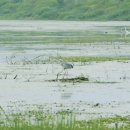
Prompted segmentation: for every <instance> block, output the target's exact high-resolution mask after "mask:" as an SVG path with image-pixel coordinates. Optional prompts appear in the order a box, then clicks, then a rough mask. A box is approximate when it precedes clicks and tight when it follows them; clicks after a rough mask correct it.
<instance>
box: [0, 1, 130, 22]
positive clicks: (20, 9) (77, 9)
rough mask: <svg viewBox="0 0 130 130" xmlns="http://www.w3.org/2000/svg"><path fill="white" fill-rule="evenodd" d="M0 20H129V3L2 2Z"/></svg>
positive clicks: (0, 2) (0, 4)
mask: <svg viewBox="0 0 130 130" xmlns="http://www.w3.org/2000/svg"><path fill="white" fill-rule="evenodd" d="M0 19H39V20H41V19H44V20H100V21H103V20H130V0H0Z"/></svg>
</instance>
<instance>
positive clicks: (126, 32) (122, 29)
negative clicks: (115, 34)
mask: <svg viewBox="0 0 130 130" xmlns="http://www.w3.org/2000/svg"><path fill="white" fill-rule="evenodd" d="M129 34H130V31H128V30H127V29H126V27H124V28H121V37H122V36H123V35H124V37H125V38H126V36H127V35H129Z"/></svg>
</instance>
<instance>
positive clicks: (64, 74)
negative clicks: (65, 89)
mask: <svg viewBox="0 0 130 130" xmlns="http://www.w3.org/2000/svg"><path fill="white" fill-rule="evenodd" d="M66 73H67V71H66V70H65V73H64V75H63V78H62V79H64V78H65V75H66Z"/></svg>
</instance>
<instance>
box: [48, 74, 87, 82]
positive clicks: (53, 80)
mask: <svg viewBox="0 0 130 130" xmlns="http://www.w3.org/2000/svg"><path fill="white" fill-rule="evenodd" d="M47 81H49V82H56V81H61V82H73V83H77V82H79V83H80V82H85V81H87V82H88V81H89V78H88V77H84V76H79V77H75V78H62V79H52V80H47Z"/></svg>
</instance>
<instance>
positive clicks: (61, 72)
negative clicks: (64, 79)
mask: <svg viewBox="0 0 130 130" xmlns="http://www.w3.org/2000/svg"><path fill="white" fill-rule="evenodd" d="M63 71H64V69H63V70H62V71H60V72H59V73H58V74H57V76H56V81H57V80H58V78H59V75H60V74H61V73H62V72H63Z"/></svg>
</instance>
